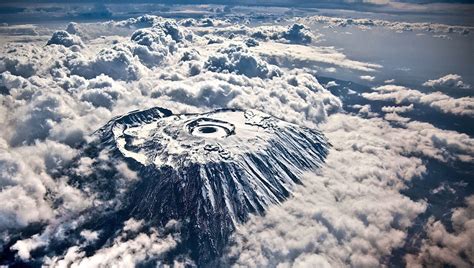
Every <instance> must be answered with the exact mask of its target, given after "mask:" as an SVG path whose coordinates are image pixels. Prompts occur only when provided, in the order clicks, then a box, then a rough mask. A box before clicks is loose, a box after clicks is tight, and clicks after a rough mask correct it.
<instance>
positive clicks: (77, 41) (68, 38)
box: [47, 28, 84, 47]
mask: <svg viewBox="0 0 474 268" xmlns="http://www.w3.org/2000/svg"><path fill="white" fill-rule="evenodd" d="M68 29H69V31H74V29H70V28H68ZM47 45H62V46H65V47H71V46H75V45H76V46H80V47H82V46H84V44H83V43H82V40H81V38H80V37H79V36H76V35H74V34H70V33H69V32H67V31H55V32H54V33H53V36H51V39H49V40H48V43H47Z"/></svg>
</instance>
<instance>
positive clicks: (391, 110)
mask: <svg viewBox="0 0 474 268" xmlns="http://www.w3.org/2000/svg"><path fill="white" fill-rule="evenodd" d="M413 107H414V106H413V104H410V105H408V106H383V107H382V112H385V113H406V112H411V111H413Z"/></svg>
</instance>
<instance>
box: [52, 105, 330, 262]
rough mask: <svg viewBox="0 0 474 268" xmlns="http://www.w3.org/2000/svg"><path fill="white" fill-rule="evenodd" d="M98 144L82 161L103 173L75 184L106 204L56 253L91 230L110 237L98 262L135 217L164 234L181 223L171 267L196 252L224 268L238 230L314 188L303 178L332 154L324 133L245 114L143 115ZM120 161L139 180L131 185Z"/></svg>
mask: <svg viewBox="0 0 474 268" xmlns="http://www.w3.org/2000/svg"><path fill="white" fill-rule="evenodd" d="M93 137H94V139H93V140H92V141H91V142H90V143H89V144H87V145H86V146H85V148H84V151H83V154H82V155H81V158H84V157H87V158H88V159H94V161H95V162H94V164H93V167H92V170H93V172H84V173H78V172H77V170H78V167H79V166H80V164H79V163H77V164H76V166H74V167H70V168H68V172H70V174H68V176H69V177H70V178H72V180H71V183H72V184H73V185H75V186H76V187H78V188H80V189H83V190H84V189H87V191H89V192H92V193H94V194H95V196H96V199H97V200H96V203H97V204H99V205H97V206H95V207H94V208H93V209H91V210H90V211H88V212H86V215H87V217H85V216H83V218H85V219H86V220H83V221H82V223H80V224H79V226H78V227H77V228H76V230H77V231H76V233H75V232H74V231H72V232H71V234H70V241H58V242H57V243H53V244H55V249H54V250H55V251H60V250H61V249H64V248H67V247H70V246H71V245H69V244H68V243H71V241H75V239H74V236H76V237H79V232H80V230H84V229H87V230H94V231H97V232H99V233H100V236H99V239H98V240H97V241H96V242H95V243H94V244H91V245H89V246H88V247H87V248H86V249H85V251H86V253H87V254H92V253H93V252H94V251H95V250H98V249H100V248H101V247H103V246H105V245H107V243H110V241H111V239H113V238H114V237H116V236H117V233H118V231H119V230H120V229H121V228H122V227H123V223H124V222H125V221H127V220H128V219H130V218H134V219H136V220H144V222H145V223H146V224H147V225H148V226H156V227H160V228H164V227H165V226H166V224H167V223H168V222H169V221H170V220H176V221H178V222H179V223H180V230H179V232H180V237H181V238H180V239H181V243H180V244H179V246H178V247H177V248H176V250H175V251H174V252H173V253H171V255H172V256H168V257H169V260H172V259H173V258H175V257H176V256H177V255H179V254H189V255H190V256H191V258H192V259H193V260H194V261H196V263H197V264H198V265H212V264H214V265H215V264H216V262H215V260H216V259H217V257H218V256H219V255H220V254H221V253H222V251H223V250H224V249H225V245H226V244H227V242H228V240H229V237H230V235H231V234H232V232H233V231H234V230H235V228H236V226H237V225H238V224H239V223H243V222H244V221H246V220H247V219H248V218H249V216H250V215H251V214H262V213H264V211H265V209H266V208H267V207H268V206H270V205H277V204H279V203H280V202H282V201H284V200H285V199H286V198H288V197H289V196H290V195H291V191H292V189H293V188H294V186H295V185H297V184H301V183H304V182H302V181H301V180H300V178H301V176H300V175H301V174H302V172H304V171H305V170H310V169H314V168H318V167H320V166H321V165H322V164H323V162H324V159H325V156H326V154H327V152H328V146H329V145H328V142H327V141H326V139H325V138H324V136H323V135H322V134H321V133H320V132H318V131H316V130H312V129H309V128H304V127H299V126H297V125H295V124H291V123H288V122H284V121H282V120H279V119H277V118H274V117H272V116H270V115H267V114H264V113H262V112H259V111H255V110H245V111H244V110H237V109H221V110H216V111H212V112H208V113H202V114H173V113H172V112H171V111H169V110H167V109H163V108H159V107H155V108H151V109H148V110H143V111H133V112H131V113H128V114H126V115H123V116H119V117H116V118H114V119H112V120H111V121H110V122H108V123H107V124H106V125H105V126H103V127H102V128H100V129H99V130H97V131H96V132H95V133H94V134H93ZM78 162H80V161H78ZM120 163H126V166H127V167H128V169H130V170H131V172H128V173H133V176H131V177H133V178H132V179H129V180H126V179H123V177H124V175H123V173H124V172H123V165H121V164H120ZM121 169H122V170H121ZM72 170H74V172H72Z"/></svg>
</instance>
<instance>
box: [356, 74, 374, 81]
mask: <svg viewBox="0 0 474 268" xmlns="http://www.w3.org/2000/svg"><path fill="white" fill-rule="evenodd" d="M360 79H362V80H365V81H374V80H375V76H370V75H361V76H360Z"/></svg>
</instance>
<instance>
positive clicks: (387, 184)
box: [229, 114, 426, 267]
mask: <svg viewBox="0 0 474 268" xmlns="http://www.w3.org/2000/svg"><path fill="white" fill-rule="evenodd" d="M321 127H322V129H323V131H324V133H325V134H326V135H327V137H328V138H329V140H330V141H335V140H337V141H338V142H337V144H334V147H335V148H334V151H332V152H331V154H330V155H329V156H328V158H327V163H326V167H324V168H323V169H322V171H320V172H318V173H317V174H308V175H307V176H306V177H305V180H303V181H304V186H302V187H301V188H299V189H298V190H296V192H295V193H294V198H292V199H290V200H288V201H287V202H285V203H284V204H283V205H282V206H280V207H274V208H271V209H270V210H269V211H267V214H266V216H265V217H253V218H252V219H251V220H250V222H249V223H247V224H245V225H243V226H241V227H239V229H238V231H237V234H236V236H235V237H234V244H233V245H232V246H231V247H230V249H229V254H230V257H229V260H230V261H231V262H232V263H235V264H236V265H237V266H249V265H250V266H252V265H256V266H270V267H275V266H277V265H281V264H283V265H286V266H290V267H291V266H296V265H301V266H302V267H305V266H311V264H312V263H313V262H314V263H318V264H321V265H323V266H327V267H333V266H344V265H350V266H355V267H368V266H370V267H376V266H380V265H382V264H383V263H382V256H385V255H388V254H390V252H391V251H392V250H393V249H394V248H397V247H400V246H402V245H403V241H404V238H405V236H406V233H405V231H404V230H406V228H407V227H408V226H410V225H411V222H412V221H413V219H414V218H415V217H416V216H417V215H418V214H419V213H421V212H423V211H424V210H425V208H426V204H425V203H424V202H422V201H421V202H414V201H412V200H410V199H408V198H407V197H405V196H403V195H402V194H400V193H399V192H398V190H399V189H401V188H403V187H404V183H405V182H406V181H408V180H411V179H413V178H415V177H418V176H421V175H422V174H423V173H424V172H425V171H426V168H425V166H424V165H423V163H422V161H421V160H420V159H417V158H414V157H408V156H403V155H402V153H401V152H402V151H405V149H404V148H402V146H403V145H401V144H400V143H397V142H398V141H399V140H398V139H397V141H393V140H391V139H390V138H387V137H384V135H386V134H389V133H390V132H392V131H393V133H395V132H396V131H394V130H393V129H392V128H391V127H390V126H389V125H388V124H387V123H385V122H383V121H382V120H380V119H361V118H358V117H353V116H347V115H342V114H336V115H333V116H331V117H330V118H329V119H328V121H327V123H325V124H323V125H322V126H321ZM362 133H364V134H363V135H362ZM381 133H383V134H381ZM386 147H390V148H393V147H399V148H398V149H397V150H386V149H384V148H386ZM397 151H398V152H397ZM348 163H351V165H348ZM402 167H403V168H402ZM382 199H383V200H384V202H380V201H377V200H382Z"/></svg>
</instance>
